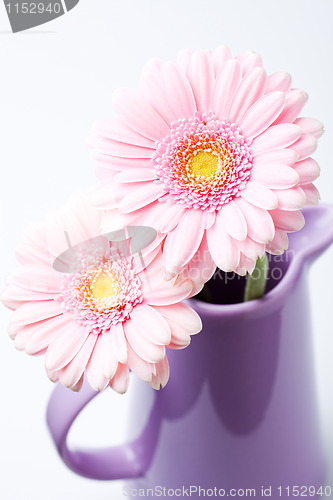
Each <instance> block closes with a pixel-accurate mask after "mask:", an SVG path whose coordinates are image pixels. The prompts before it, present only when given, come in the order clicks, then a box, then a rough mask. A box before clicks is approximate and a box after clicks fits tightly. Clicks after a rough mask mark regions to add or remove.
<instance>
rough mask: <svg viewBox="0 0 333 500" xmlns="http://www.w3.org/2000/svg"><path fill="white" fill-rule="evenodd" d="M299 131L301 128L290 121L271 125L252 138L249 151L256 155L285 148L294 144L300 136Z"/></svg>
mask: <svg viewBox="0 0 333 500" xmlns="http://www.w3.org/2000/svg"><path fill="white" fill-rule="evenodd" d="M301 133H302V130H301V128H300V127H298V126H297V125H294V124H292V123H282V124H280V125H272V126H271V127H270V128H269V129H267V130H266V131H265V132H263V133H262V134H260V135H259V136H258V137H256V138H255V139H254V140H253V142H252V144H251V147H250V149H251V153H252V155H253V156H256V155H258V154H261V153H264V152H266V151H274V150H275V149H282V148H286V147H287V146H290V145H291V144H294V143H295V141H297V139H298V138H299V137H300V136H301Z"/></svg>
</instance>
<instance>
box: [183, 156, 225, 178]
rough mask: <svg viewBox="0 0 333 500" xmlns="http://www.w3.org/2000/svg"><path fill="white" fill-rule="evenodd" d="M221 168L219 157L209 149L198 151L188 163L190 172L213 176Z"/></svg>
mask: <svg viewBox="0 0 333 500" xmlns="http://www.w3.org/2000/svg"><path fill="white" fill-rule="evenodd" d="M218 169H219V157H218V156H217V155H216V154H214V153H210V152H209V151H198V153H197V154H194V155H193V156H192V158H191V159H190V161H189V163H188V171H189V173H190V174H193V175H199V176H202V177H212V176H213V175H214V174H215V173H216V171H217V170H218Z"/></svg>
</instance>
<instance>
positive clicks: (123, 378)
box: [109, 363, 129, 394]
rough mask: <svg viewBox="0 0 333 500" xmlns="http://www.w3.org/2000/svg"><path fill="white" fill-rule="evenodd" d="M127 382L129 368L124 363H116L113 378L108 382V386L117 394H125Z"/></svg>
mask: <svg viewBox="0 0 333 500" xmlns="http://www.w3.org/2000/svg"><path fill="white" fill-rule="evenodd" d="M128 384H129V369H128V367H127V366H126V365H122V364H121V363H119V364H118V369H117V372H116V374H115V376H114V377H113V379H112V380H111V381H110V382H109V386H110V387H111V388H112V389H113V390H114V391H116V392H118V393H119V394H125V392H126V391H127V389H128Z"/></svg>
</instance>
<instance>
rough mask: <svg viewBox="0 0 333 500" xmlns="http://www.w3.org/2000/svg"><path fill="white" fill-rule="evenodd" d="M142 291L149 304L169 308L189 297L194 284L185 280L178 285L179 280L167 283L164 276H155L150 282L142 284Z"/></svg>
mask: <svg viewBox="0 0 333 500" xmlns="http://www.w3.org/2000/svg"><path fill="white" fill-rule="evenodd" d="M141 290H142V293H143V296H144V298H145V302H146V303H147V304H149V305H151V306H167V305H171V304H175V303H176V302H179V301H181V300H184V299H186V298H187V297H189V295H190V293H191V291H192V282H191V281H190V280H185V281H183V282H181V283H178V282H177V278H176V279H172V280H170V281H166V280H164V279H163V276H154V277H153V278H149V281H147V282H144V283H142V287H141Z"/></svg>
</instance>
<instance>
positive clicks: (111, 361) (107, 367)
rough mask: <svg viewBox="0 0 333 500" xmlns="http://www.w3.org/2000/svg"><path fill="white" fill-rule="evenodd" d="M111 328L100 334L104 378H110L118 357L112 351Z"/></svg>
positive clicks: (112, 333)
mask: <svg viewBox="0 0 333 500" xmlns="http://www.w3.org/2000/svg"><path fill="white" fill-rule="evenodd" d="M113 335H114V332H113V329H110V330H109V331H106V332H105V333H103V334H102V335H101V339H100V343H101V355H100V356H101V360H100V362H101V365H102V368H103V373H104V376H105V378H106V379H108V380H111V379H112V378H113V377H114V375H115V373H116V371H117V368H118V359H117V358H116V356H115V353H114V351H113Z"/></svg>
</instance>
